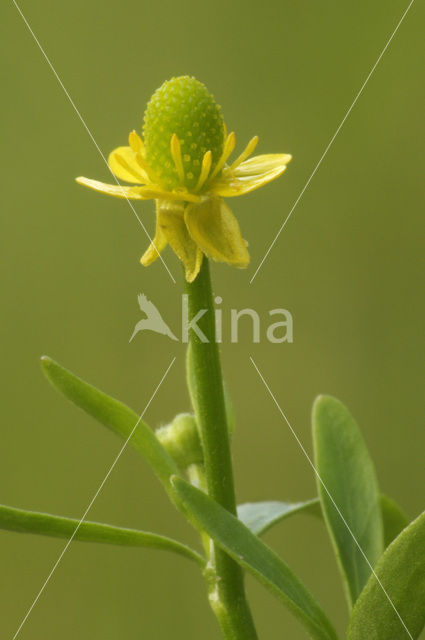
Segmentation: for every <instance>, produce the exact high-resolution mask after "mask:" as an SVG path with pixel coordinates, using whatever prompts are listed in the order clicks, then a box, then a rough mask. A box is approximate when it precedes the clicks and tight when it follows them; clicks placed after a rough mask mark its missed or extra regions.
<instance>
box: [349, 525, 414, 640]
mask: <svg viewBox="0 0 425 640" xmlns="http://www.w3.org/2000/svg"><path fill="white" fill-rule="evenodd" d="M375 573H376V575H377V576H378V578H379V581H380V583H381V584H379V582H378V580H377V579H376V578H375V576H373V575H372V576H371V577H370V578H369V580H368V582H367V584H366V586H365V588H364V590H363V592H362V594H361V595H360V597H359V599H358V600H357V602H356V605H355V607H354V609H353V613H352V616H351V620H350V625H349V628H348V634H347V639H348V640H365V638H367V640H408V639H409V638H410V640H416V638H418V637H419V635H420V633H421V631H422V629H423V628H424V626H425V512H424V513H422V515H420V516H419V518H417V519H416V520H414V521H413V522H412V523H411V524H410V525H409V526H408V527H407V528H406V529H404V530H403V531H402V532H401V533H400V535H399V536H398V538H396V539H395V540H394V542H392V544H390V546H389V547H388V549H387V550H386V551H385V553H384V555H383V556H382V557H381V559H380V560H379V562H378V564H377V565H376V567H375ZM381 585H382V586H381ZM382 587H383V588H384V589H385V591H386V592H387V595H386V594H385V593H384V590H383V588H382ZM389 598H390V599H391V602H390V600H389Z"/></svg>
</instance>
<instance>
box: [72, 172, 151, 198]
mask: <svg viewBox="0 0 425 640" xmlns="http://www.w3.org/2000/svg"><path fill="white" fill-rule="evenodd" d="M75 180H76V181H77V182H78V184H82V185H84V186H85V187H89V189H93V190H94V191H99V192H100V193H106V195H108V196H114V197H115V198H124V199H128V200H151V199H152V198H155V197H156V195H155V192H153V190H152V189H150V188H149V187H122V186H121V185H118V184H106V183H105V182H99V181H98V180H90V178H84V177H82V176H80V177H79V178H75Z"/></svg>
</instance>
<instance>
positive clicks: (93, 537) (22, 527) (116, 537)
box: [0, 505, 204, 566]
mask: <svg viewBox="0 0 425 640" xmlns="http://www.w3.org/2000/svg"><path fill="white" fill-rule="evenodd" d="M78 524H79V520H75V519H74V518H62V517H60V516H54V515H51V514H49V513H40V512H38V511H24V510H23V509H15V508H13V507H6V506H4V505H0V529H5V530H7V531H16V532H18V533H34V534H38V535H44V536H51V537H55V538H67V539H69V538H71V536H72V535H73V533H74V531H75V529H76V528H77V526H78ZM73 539H74V540H82V541H84V542H100V543H103V544H116V545H121V546H125V547H150V548H152V549H164V550H166V551H173V552H174V553H178V554H179V555H182V556H185V557H186V558H189V559H190V560H195V561H196V562H198V563H199V564H200V565H201V566H203V565H204V560H203V558H202V556H200V555H199V554H198V553H197V552H196V551H194V550H193V549H191V548H190V547H187V546H186V545H184V544H182V543H180V542H177V541H176V540H173V539H171V538H168V537H166V536H161V535H157V534H156V533H149V532H146V531H139V530H137V529H127V528H123V527H114V526H112V525H109V524H101V523H100V522H89V521H86V520H84V521H83V522H82V523H81V524H80V526H79V527H78V530H77V532H76V534H75V536H74V538H73Z"/></svg>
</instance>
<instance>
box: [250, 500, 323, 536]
mask: <svg viewBox="0 0 425 640" xmlns="http://www.w3.org/2000/svg"><path fill="white" fill-rule="evenodd" d="M296 513H305V514H308V515H313V516H318V517H319V518H320V517H321V515H322V510H321V507H320V501H319V499H318V498H314V499H313V500H307V501H305V502H277V501H269V502H246V503H245V504H240V505H239V506H238V518H239V520H241V521H242V522H243V523H244V525H245V526H246V527H248V529H249V530H250V531H252V533H254V534H255V535H256V536H261V535H262V534H263V533H265V531H267V529H270V527H272V526H273V525H275V524H278V523H279V522H281V521H282V520H285V519H286V518H288V517H289V516H293V515H295V514H296Z"/></svg>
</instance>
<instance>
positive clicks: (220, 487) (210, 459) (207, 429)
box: [186, 258, 257, 640]
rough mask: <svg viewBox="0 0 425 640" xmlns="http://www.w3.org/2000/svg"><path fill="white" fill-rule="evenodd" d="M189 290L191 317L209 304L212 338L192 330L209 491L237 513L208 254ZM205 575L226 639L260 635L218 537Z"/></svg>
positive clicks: (207, 327) (207, 328)
mask: <svg viewBox="0 0 425 640" xmlns="http://www.w3.org/2000/svg"><path fill="white" fill-rule="evenodd" d="M186 293H187V295H188V312H189V319H192V318H194V317H195V316H196V315H197V314H198V312H200V311H201V310H206V312H205V313H204V314H203V315H202V317H200V319H199V321H198V322H197V325H198V327H199V329H200V330H201V332H202V334H204V336H205V337H206V338H207V341H203V340H202V339H201V337H200V336H199V335H198V334H196V333H195V331H193V330H191V331H190V336H189V350H188V383H189V388H190V391H191V396H192V403H193V405H194V409H195V413H196V418H197V422H198V425H199V428H200V432H201V438H202V445H203V450H204V465H205V479H206V486H207V491H208V494H209V496H210V497H211V498H213V499H214V500H215V501H216V502H218V503H219V504H220V505H221V506H223V507H224V508H225V509H227V510H228V511H230V512H231V513H232V514H236V497H235V488H234V481H233V468H232V459H231V452H230V439H229V431H228V426H227V418H226V408H225V401H224V390H223V378H222V373H221V365H220V355H219V351H218V345H217V343H216V341H215V318H214V303H213V294H212V288H211V278H210V271H209V264H208V260H207V259H206V258H204V261H203V264H202V268H201V271H200V273H199V275H198V276H197V278H196V280H195V281H194V282H192V283H186ZM205 578H206V582H207V587H208V595H209V600H210V604H211V607H212V609H213V611H214V613H215V615H216V617H217V619H218V622H219V625H220V627H221V630H222V632H223V635H224V637H225V638H226V640H257V634H256V631H255V627H254V623H253V620H252V616H251V612H250V609H249V606H248V603H247V600H246V596H245V588H244V583H243V574H242V570H241V568H240V567H239V565H238V564H237V563H236V562H235V561H234V560H232V558H230V556H228V555H227V554H226V553H225V552H224V551H222V550H221V549H220V548H219V547H217V546H216V545H215V544H214V542H213V541H211V542H210V554H209V561H208V565H207V569H206V570H205Z"/></svg>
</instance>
